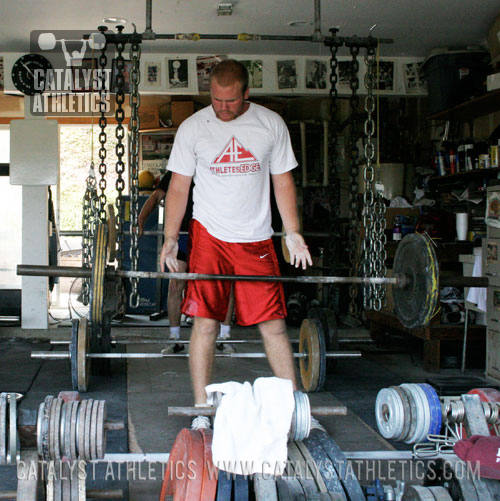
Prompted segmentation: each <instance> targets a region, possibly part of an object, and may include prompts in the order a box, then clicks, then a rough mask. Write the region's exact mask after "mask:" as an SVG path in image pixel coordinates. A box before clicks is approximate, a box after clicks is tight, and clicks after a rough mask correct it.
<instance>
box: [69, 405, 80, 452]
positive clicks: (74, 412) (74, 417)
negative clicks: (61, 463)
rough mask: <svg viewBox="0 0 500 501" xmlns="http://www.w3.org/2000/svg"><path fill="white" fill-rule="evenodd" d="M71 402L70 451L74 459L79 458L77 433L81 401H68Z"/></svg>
mask: <svg viewBox="0 0 500 501" xmlns="http://www.w3.org/2000/svg"><path fill="white" fill-rule="evenodd" d="M68 403H70V404H71V418H70V421H71V427H70V433H69V451H70V457H71V459H72V460H73V461H76V460H77V459H78V444H77V440H78V434H77V425H78V410H79V408H80V402H79V401H74V402H68Z"/></svg>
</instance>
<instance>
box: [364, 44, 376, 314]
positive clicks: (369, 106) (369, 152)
mask: <svg viewBox="0 0 500 501" xmlns="http://www.w3.org/2000/svg"><path fill="white" fill-rule="evenodd" d="M365 64H366V75H365V87H366V91H367V92H366V99H365V111H366V113H367V117H366V120H365V136H366V142H365V147H364V159H365V168H364V171H363V179H364V181H365V191H364V194H363V204H364V211H363V227H364V230H365V235H364V239H363V264H362V267H363V276H365V277H374V276H379V275H376V270H375V267H376V264H375V261H376V256H377V253H378V252H380V249H379V248H378V245H377V243H376V241H375V222H376V214H375V189H374V179H375V176H374V166H373V159H374V157H375V146H374V144H373V135H374V134H375V121H374V119H373V112H374V110H375V98H374V95H373V89H374V87H375V50H374V48H373V47H368V48H367V50H366V56H365ZM363 291H364V294H363V306H364V308H365V310H372V309H374V308H375V286H374V284H366V285H364V287H363ZM379 309H380V308H379Z"/></svg>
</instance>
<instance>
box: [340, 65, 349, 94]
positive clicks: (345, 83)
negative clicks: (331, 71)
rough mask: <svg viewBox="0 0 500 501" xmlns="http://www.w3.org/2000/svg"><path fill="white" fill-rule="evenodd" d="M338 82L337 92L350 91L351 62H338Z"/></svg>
mask: <svg viewBox="0 0 500 501" xmlns="http://www.w3.org/2000/svg"><path fill="white" fill-rule="evenodd" d="M337 68H338V80H337V90H338V91H339V92H346V91H350V90H351V73H352V69H351V68H352V63H351V61H339V62H338V65H337Z"/></svg>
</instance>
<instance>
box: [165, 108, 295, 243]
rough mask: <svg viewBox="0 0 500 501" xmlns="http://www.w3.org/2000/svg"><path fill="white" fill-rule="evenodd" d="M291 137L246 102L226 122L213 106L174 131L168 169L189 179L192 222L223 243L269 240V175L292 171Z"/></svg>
mask: <svg viewBox="0 0 500 501" xmlns="http://www.w3.org/2000/svg"><path fill="white" fill-rule="evenodd" d="M296 166H297V161H296V159H295V156H294V154H293V150H292V145H291V142H290V135H289V133H288V129H287V127H286V124H285V122H284V121H283V119H282V118H281V117H280V116H279V115H278V114H277V113H275V112H273V111H271V110H268V109H267V108H264V107H263V106H260V105H258V104H254V103H250V107H249V108H248V110H247V111H246V112H245V113H243V114H242V115H240V116H239V117H238V118H236V119H234V120H231V121H229V122H224V121H222V120H219V119H218V118H217V117H216V115H215V112H214V110H213V108H212V106H208V107H206V108H204V109H203V110H201V111H198V112H197V113H195V114H194V115H192V116H191V117H189V118H188V119H187V120H185V121H184V122H183V123H182V124H181V125H180V127H179V130H178V131H177V134H176V136H175V142H174V146H173V148H172V153H171V155H170V158H169V161H168V169H169V170H171V171H173V172H177V173H179V174H183V175H184V176H193V181H194V188H193V203H194V206H193V218H194V219H196V220H198V221H199V222H200V223H201V224H202V225H203V226H205V228H206V229H207V230H208V232H209V233H210V234H211V235H213V236H214V237H216V238H218V239H219V240H223V241H226V242H258V241H261V240H266V239H267V238H270V237H271V235H272V234H273V229H272V228H271V203H270V174H282V173H284V172H288V171H290V170H292V169H294V168H295V167H296Z"/></svg>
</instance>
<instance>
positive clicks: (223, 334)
mask: <svg viewBox="0 0 500 501" xmlns="http://www.w3.org/2000/svg"><path fill="white" fill-rule="evenodd" d="M230 332H231V326H230V325H224V324H220V332H219V338H220V339H229V338H230V337H231V334H230Z"/></svg>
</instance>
